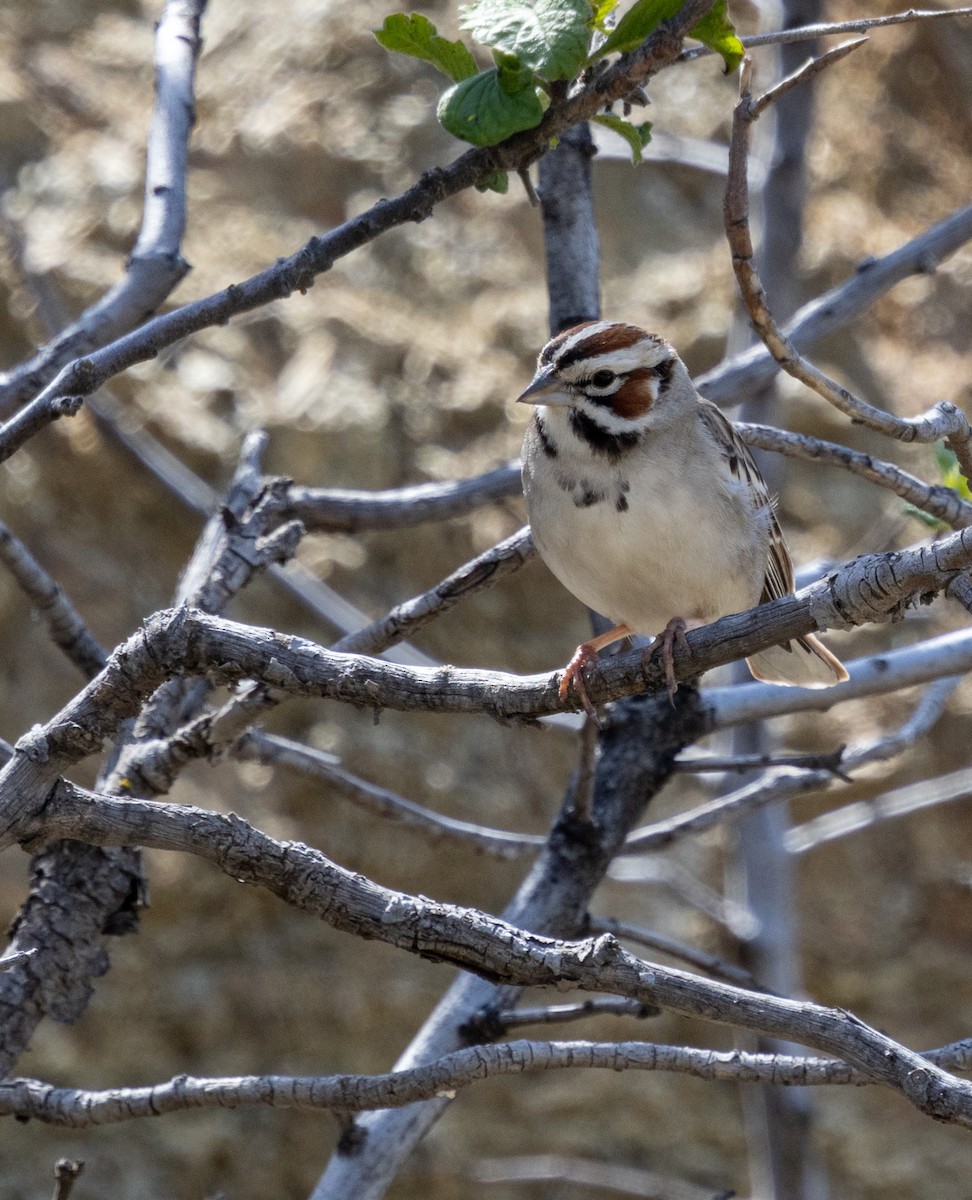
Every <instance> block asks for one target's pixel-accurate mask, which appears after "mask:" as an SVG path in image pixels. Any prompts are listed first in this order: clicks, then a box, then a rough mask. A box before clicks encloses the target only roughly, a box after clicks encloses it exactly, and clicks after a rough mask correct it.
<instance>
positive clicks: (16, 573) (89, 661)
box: [0, 523, 108, 679]
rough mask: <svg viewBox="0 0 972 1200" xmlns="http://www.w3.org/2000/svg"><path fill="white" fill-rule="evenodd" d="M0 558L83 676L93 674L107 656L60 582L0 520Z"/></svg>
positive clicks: (52, 639)
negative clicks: (49, 573) (56, 580)
mask: <svg viewBox="0 0 972 1200" xmlns="http://www.w3.org/2000/svg"><path fill="white" fill-rule="evenodd" d="M0 561H2V562H3V564H4V566H5V567H6V568H7V569H8V570H9V572H10V574H11V575H12V576H13V577H14V579H15V580H16V581H17V583H18V584H19V585H20V587H21V588H22V589H23V591H24V593H25V594H26V596H27V597H28V599H29V600H30V602H31V604H33V606H34V608H36V610H37V612H38V614H39V615H40V616H41V618H42V619H43V621H44V623H45V625H46V626H47V630H48V633H49V634H50V636H51V641H52V642H53V643H54V645H55V646H58V647H60V649H61V650H63V651H64V653H65V655H66V656H67V657H68V658H69V659H70V660H71V662H73V663H74V665H75V666H76V667H77V668H78V670H79V671H80V672H81V673H82V674H83V675H84V677H85V678H86V679H91V678H92V677H93V676H95V675H97V674H98V672H99V671H100V670H101V668H102V667H103V666H104V665H105V663H106V661H107V659H108V656H107V654H106V653H105V651H104V650H103V649H102V648H101V646H99V645H98V643H97V641H96V640H95V638H94V637H93V636H92V634H91V632H90V630H89V629H88V627H87V625H85V623H84V620H83V619H82V617H81V614H80V613H79V612H78V610H77V609H76V608H75V607H74V605H73V604H72V603H71V601H70V599H69V598H68V596H67V595H65V593H64V590H63V589H62V588H61V586H60V584H58V583H57V582H55V580H54V579H53V578H52V577H51V576H50V575H48V573H47V572H46V571H45V570H44V568H43V567H42V566H41V565H40V563H39V562H38V561H37V559H36V558H34V556H33V555H32V554H31V552H30V551H29V550H28V549H27V547H26V546H25V545H24V544H23V542H21V541H20V539H19V538H17V537H15V536H14V534H13V533H12V532H11V531H10V530H9V529H8V528H7V526H6V525H4V524H2V523H0Z"/></svg>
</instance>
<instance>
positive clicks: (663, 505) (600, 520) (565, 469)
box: [519, 321, 847, 712]
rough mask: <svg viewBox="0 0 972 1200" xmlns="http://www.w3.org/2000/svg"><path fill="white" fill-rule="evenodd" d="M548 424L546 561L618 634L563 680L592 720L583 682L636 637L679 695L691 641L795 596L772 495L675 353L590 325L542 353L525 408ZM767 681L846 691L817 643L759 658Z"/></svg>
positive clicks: (542, 483)
mask: <svg viewBox="0 0 972 1200" xmlns="http://www.w3.org/2000/svg"><path fill="white" fill-rule="evenodd" d="M519 399H520V400H521V401H524V402H525V403H527V404H533V405H535V406H536V409H535V411H534V413H533V419H532V420H531V422H530V426H529V428H528V430H527V434H526V438H525V440H524V443H523V489H524V492H525V493H526V499H527V507H528V509H529V514H530V525H531V527H532V530H533V538H534V542H535V543H536V547H537V549H538V551H539V552H540V556H541V557H542V558H543V560H544V562H546V564H547V566H548V567H549V568H550V569H551V571H553V573H554V575H556V576H557V578H558V579H559V580H560V582H561V583H562V584H563V585H564V587H566V588H567V590H568V591H570V592H572V593H573V594H574V595H575V596H576V597H577V598H578V599H579V600H581V601H583V603H584V604H586V605H587V606H588V607H589V608H592V609H594V610H595V611H596V612H599V613H601V614H603V615H604V616H606V617H609V618H610V619H611V620H612V621H614V622H616V624H615V626H614V628H613V629H610V630H608V632H607V633H603V634H601V635H600V636H599V637H595V638H593V639H591V641H589V642H585V643H584V644H583V645H581V646H578V648H577V651H576V653H575V654H574V656H573V658H572V659H571V660H570V662H569V663H568V664H567V668H566V670H565V672H564V675H563V677H562V679H561V684H560V695H561V699H566V698H567V696H568V695H569V693H570V689H571V687H572V686H573V687H574V688H575V689H576V691H577V693H578V696H579V697H580V699H581V700H582V701H583V703H584V706H585V708H587V710H588V711H589V712H590V711H592V708H591V704H590V701H589V699H588V697H587V692H586V689H585V687H584V674H583V672H584V667H585V665H586V664H587V663H589V662H592V661H596V658H597V652H598V651H599V650H602V649H603V648H604V647H605V646H609V645H610V644H611V643H612V642H616V641H619V640H620V639H622V638H624V637H627V636H628V635H630V634H647V635H651V636H652V637H654V638H656V639H657V638H658V637H660V638H661V640H662V655H663V662H664V665H665V673H666V679H667V682H668V688H669V691H670V692H672V693H673V692H674V691H675V688H676V686H677V685H676V682H675V674H674V664H673V659H672V650H673V645H674V642H675V640H676V639H678V640H680V641H682V642H683V643H684V636H685V629H686V628H687V627H689V626H697V625H704V624H707V623H708V622H709V621H714V620H715V619H716V618H718V617H723V616H726V615H727V614H729V613H734V612H741V611H743V610H745V609H747V608H752V607H753V605H755V604H758V603H763V602H764V601H768V600H775V599H777V598H778V597H780V596H785V595H787V594H788V593H790V592H792V591H793V588H794V580H793V563H792V561H791V559H790V554H789V551H788V550H787V546H786V542H785V541H784V540H783V533H782V531H781V529H780V526H779V523H778V521H777V519H776V514H775V512H774V511H773V502H772V500H771V499H770V496H769V493H768V491H767V488H766V484H765V483H764V481H763V478H762V476H761V475H760V473H759V470H758V468H757V466H756V463H755V462H754V461H753V457H752V455H751V454H750V452H749V449H748V447H747V446H746V444H745V443H744V442H743V441H742V439H741V438H740V436H739V434H738V432H737V431H736V429H735V427H734V426H733V425H732V423H731V422H730V421H729V420H728V419H727V418H726V417H725V416H723V414H722V412H721V411H720V410H719V409H718V408H717V407H716V406H715V405H714V404H712V403H710V402H709V401H708V400H705V399H704V398H703V397H702V396H700V395H699V393H698V392H697V391H696V390H695V388H694V386H693V384H692V381H691V379H690V378H689V374H688V371H687V370H686V368H685V364H684V363H683V362H682V360H681V359H680V358H679V357H678V355H677V354H676V353H675V351H674V350H673V349H672V347H671V346H670V345H669V344H668V342H666V341H665V340H664V339H663V338H660V337H658V336H657V335H655V334H653V333H647V332H646V331H645V330H643V329H638V328H637V327H636V326H634V325H625V324H620V323H615V322H608V321H591V322H588V323H586V324H584V325H578V326H576V327H575V328H573V329H568V330H566V331H565V332H564V333H561V334H559V335H558V336H557V337H555V338H554V339H553V340H552V341H550V342H548V343H547V345H546V346H544V348H543V350H542V351H541V353H540V359H539V363H538V365H537V373H536V375H535V376H534V379H533V382H532V383H531V384H530V386H529V387H528V388H527V389H526V391H525V392H524V393H523V394H522V395H521V396H520V397H519ZM746 661H747V663H748V665H749V669H750V671H751V672H752V674H753V675H754V676H755V678H756V679H762V680H764V681H765V682H767V683H777V684H786V685H793V686H796V687H830V686H831V685H832V684H835V683H839V682H841V681H842V680H845V679H847V671H846V670H845V669H844V667H843V665H842V664H841V663H840V661H839V660H838V659H837V658H835V657H834V655H833V654H831V653H830V651H829V650H828V649H827V648H826V647H825V646H823V645H822V644H821V643H820V642H819V641H818V640H817V639H816V638H815V637H814V636H813V635H812V634H807V635H806V636H804V637H801V638H799V639H797V640H795V641H791V642H788V643H787V644H785V645H781V646H771V647H770V648H769V649H768V650H762V651H760V652H759V653H758V654H754V655H753V656H752V657H751V658H748V659H747V660H746Z"/></svg>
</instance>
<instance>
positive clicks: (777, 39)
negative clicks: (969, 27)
mask: <svg viewBox="0 0 972 1200" xmlns="http://www.w3.org/2000/svg"><path fill="white" fill-rule="evenodd" d="M968 16H972V8H934V9H915V8H909V9H908V10H907V11H906V12H899V13H891V14H890V15H889V16H885V17H865V18H863V19H862V20H860V21H836V22H821V23H820V24H816V25H800V26H798V27H797V28H795V29H777V30H773V31H772V32H771V33H754V34H749V35H748V36H747V37H742V38H740V39H739V40H740V41H741V42H742V44H743V45H744V46H745V47H746V49H747V50H752V49H756V48H757V47H759V46H779V45H783V44H785V43H787V42H813V41H816V40H817V38H822V37H832V36H834V35H840V34H844V33H866V32H867V31H868V30H869V29H881V28H883V27H884V26H886V25H904V24H906V23H908V22H911V21H934V20H936V19H937V18H939V17H968ZM714 53H715V51H714V50H710V49H709V48H708V46H691V47H689V48H688V49H686V50H683V51H682V53H681V54H680V55H679V56H678V61H679V62H690V61H691V60H692V59H695V58H703V57H704V56H705V55H707V54H714Z"/></svg>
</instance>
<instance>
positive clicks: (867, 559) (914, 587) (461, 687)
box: [0, 530, 972, 841]
mask: <svg viewBox="0 0 972 1200" xmlns="http://www.w3.org/2000/svg"><path fill="white" fill-rule="evenodd" d="M970 562H972V533H970V532H969V531H968V530H960V531H959V532H957V533H954V534H952V535H951V536H950V537H948V538H945V539H943V540H942V541H940V542H937V543H935V544H934V545H931V546H920V547H917V548H915V549H912V550H902V551H896V552H894V553H893V554H885V555H868V556H864V557H862V558H859V559H857V560H855V561H854V562H852V563H850V564H848V565H846V566H844V567H841V568H840V569H838V570H836V571H834V572H833V573H832V574H830V575H829V576H828V577H827V579H826V580H822V581H821V582H819V583H816V584H813V585H812V586H811V587H809V588H805V589H804V590H803V591H802V592H800V593H799V595H796V596H787V597H784V598H782V599H781V600H777V601H774V602H773V603H771V604H763V605H759V606H758V607H757V608H755V609H752V610H750V611H749V612H747V613H740V614H736V615H734V616H729V617H723V618H722V619H721V620H719V621H716V622H714V623H713V624H711V625H708V626H706V627H705V628H703V629H700V630H695V631H693V632H691V633H690V634H689V635H688V650H685V649H683V648H681V647H677V648H676V651H675V672H676V677H677V678H678V679H680V680H683V681H684V680H685V679H687V678H689V677H691V676H695V675H697V674H699V673H700V672H701V671H705V670H709V669H710V668H712V667H715V666H721V665H723V664H724V663H727V662H732V661H734V660H735V659H736V658H740V657H743V656H745V655H749V654H752V653H754V652H756V651H757V650H760V649H763V648H764V647H766V646H770V645H775V644H777V643H779V642H783V641H789V640H791V639H792V638H794V637H800V636H802V635H804V634H806V633H808V632H810V631H811V630H813V629H819V628H826V627H828V626H830V625H838V624H839V625H842V626H847V625H848V624H852V623H860V624H863V623H864V622H866V621H873V620H881V619H887V618H888V617H890V616H892V615H894V614H896V613H899V612H900V611H901V609H902V608H903V606H904V605H905V604H906V603H907V601H908V600H909V599H912V598H914V597H916V596H922V597H926V596H928V595H931V594H933V593H935V592H937V591H941V590H942V589H943V588H944V587H946V586H947V584H948V583H949V582H950V580H951V578H952V577H953V575H954V574H955V572H956V571H959V570H962V569H963V568H965V567H967V566H968V564H969V563H970ZM912 653H914V652H912ZM882 657H883V656H882ZM874 661H876V660H874ZM956 669H958V667H957V664H956V663H955V662H954V661H953V662H952V663H951V664H950V666H949V667H948V668H947V672H946V671H944V670H943V671H939V672H938V673H939V674H944V673H948V674H951V673H954V672H955V671H956ZM178 674H190V675H193V674H195V675H200V674H205V675H206V676H207V677H208V678H209V680H210V681H211V682H213V683H238V682H240V681H241V680H243V679H257V680H259V681H261V682H262V683H264V684H265V685H267V686H268V687H270V688H277V689H279V690H280V691H283V692H286V693H287V694H289V695H304V696H319V697H330V698H333V699H336V700H341V701H343V702H345V703H351V704H357V705H362V706H364V707H366V708H370V709H380V708H394V709H398V710H400V711H417V710H424V711H427V712H457V713H458V712H464V713H489V714H491V715H492V716H494V717H497V718H499V719H501V720H510V719H533V718H536V717H539V716H542V715H547V714H549V713H553V712H559V711H562V708H563V704H562V702H561V700H560V698H559V694H558V682H559V676H558V674H557V673H554V674H550V675H540V676H526V677H522V678H519V677H516V676H511V675H507V674H503V673H501V672H494V671H480V670H475V669H463V668H457V667H438V668H420V667H412V668H405V667H400V666H398V665H396V664H393V663H387V662H382V661H381V660H378V659H371V658H363V657H358V656H353V655H346V654H335V653H333V652H332V651H328V650H324V649H323V648H322V647H320V646H317V645H315V644H314V643H313V642H308V641H305V640H303V639H301V638H297V637H283V636H282V635H280V634H278V633H276V632H274V631H273V630H268V629H262V630H261V629H256V628H252V627H248V626H245V625H240V624H237V623H235V622H230V621H225V620H222V619H219V618H216V617H212V616H208V615H205V614H202V613H199V612H195V611H192V610H187V609H177V610H172V611H163V612H160V613H156V614H155V615H154V616H152V617H151V618H149V619H148V621H147V622H146V623H145V626H144V628H143V629H142V630H140V631H139V632H138V633H136V634H135V635H133V636H132V637H131V638H129V639H128V641H127V642H125V643H124V644H123V645H121V646H120V647H119V648H118V649H117V650H116V651H115V653H114V654H113V655H112V657H111V659H110V660H109V662H108V665H107V666H106V667H105V669H104V671H102V673H101V674H100V675H99V676H98V677H97V678H96V679H95V680H94V681H93V682H92V683H91V684H90V685H89V686H88V687H87V688H86V689H85V691H84V692H82V693H81V694H80V696H78V697H77V698H76V699H75V700H73V701H72V702H71V703H69V704H68V705H67V706H66V707H65V708H64V709H63V710H62V711H61V712H60V713H58V714H57V715H56V716H55V717H53V718H52V719H51V721H49V722H48V723H47V725H45V726H43V727H41V728H38V729H35V730H33V731H31V733H29V734H28V735H27V736H25V737H24V738H22V739H21V741H20V743H18V746H17V751H18V753H17V754H15V756H14V758H13V760H12V761H11V762H10V763H8V764H7V765H6V767H4V769H3V771H2V773H0V821H2V831H3V834H2V837H3V838H6V839H7V840H8V841H9V838H10V837H11V836H16V832H15V831H16V828H17V826H18V824H19V822H20V820H21V819H22V818H23V816H24V815H25V814H28V813H30V812H31V811H34V810H36V808H37V807H39V805H40V804H42V803H43V799H44V797H45V796H46V794H47V792H48V791H49V789H50V787H51V785H52V784H53V782H54V780H55V779H56V777H57V775H58V774H59V772H60V771H61V770H62V769H63V768H64V767H66V766H67V764H69V763H71V762H77V761H79V760H81V759H83V758H86V757H88V756H89V755H90V754H92V753H94V752H96V751H97V750H98V749H99V748H100V746H101V743H102V740H103V739H104V738H110V737H112V736H114V735H115V734H116V733H117V731H118V728H119V726H120V724H121V722H123V721H125V720H126V719H128V718H129V717H131V716H134V715H135V713H136V712H137V711H138V709H139V706H140V704H141V702H142V700H143V699H144V698H145V697H147V696H148V695H150V694H151V692H152V691H154V690H155V688H156V687H158V685H159V684H160V683H163V682H164V681H165V679H166V678H169V677H171V676H174V675H178ZM664 686H665V682H664V671H663V669H662V667H661V664H656V663H655V662H652V663H651V664H649V665H648V666H647V667H646V666H645V665H644V664H643V663H642V661H641V655H640V654H635V655H618V656H616V658H615V659H614V660H611V661H608V662H605V663H604V664H603V665H602V666H601V667H600V669H599V671H598V672H597V673H596V674H595V675H593V677H592V678H591V680H590V681H589V683H588V692H589V694H590V695H591V697H592V699H593V700H594V701H595V703H598V704H603V703H605V702H606V701H608V700H613V699H618V698H620V697H621V696H624V695H630V694H632V693H634V692H641V691H644V690H646V688H650V689H652V690H661V688H663V687H664ZM854 686H855V684H854V682H853V681H851V682H850V683H848V684H843V685H839V686H838V687H837V688H833V689H830V691H831V692H834V693H838V698H839V697H840V696H846V697H848V698H849V697H850V696H851V695H853V694H854ZM886 686H887V685H886ZM841 688H844V689H846V690H845V691H843V692H841ZM740 690H742V689H740ZM771 690H776V689H771ZM809 695H810V701H809V703H810V705H811V706H812V705H813V704H814V703H817V704H819V703H821V702H820V701H817V700H816V695H817V694H816V693H813V692H811V693H809ZM835 702H836V700H835V699H834V698H833V697H831V698H830V700H829V703H835ZM786 703H787V704H789V705H790V706H791V708H792V707H793V706H794V705H796V706H797V707H799V706H800V705H801V700H800V699H797V700H789V699H788V700H787V701H786ZM823 703H824V704H826V703H828V701H824V702H823ZM782 704H783V702H781V705H782ZM737 711H738V710H737ZM781 711H782V708H781ZM0 840H2V839H0Z"/></svg>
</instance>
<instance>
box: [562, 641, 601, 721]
mask: <svg viewBox="0 0 972 1200" xmlns="http://www.w3.org/2000/svg"><path fill="white" fill-rule="evenodd" d="M596 662H597V647H596V646H593V645H592V644H591V643H590V642H583V643H582V644H581V645H580V646H578V647H577V649H576V650H575V651H574V653H573V656H572V658H571V660H570V662H569V663H568V664H567V666H566V667H564V673H563V675H561V677H560V688H559V689H558V690H559V695H560V699H561V701H562V702H563V703H566V702H567V700H568V699H569V698H570V689H571V688H573V689H574V691H575V692H576V693H577V698H578V700H580V702H581V704H583V706H584V711H585V712H586V713H587V715H588V716H589V717H591V718H592V719H593V720H595V721H596V720H597V713H596V712H595V710H594V705H593V704H592V703H591V698H590V696H588V694H587V688H586V687H585V686H584V667H585V666H587V664H588V663H596Z"/></svg>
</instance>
